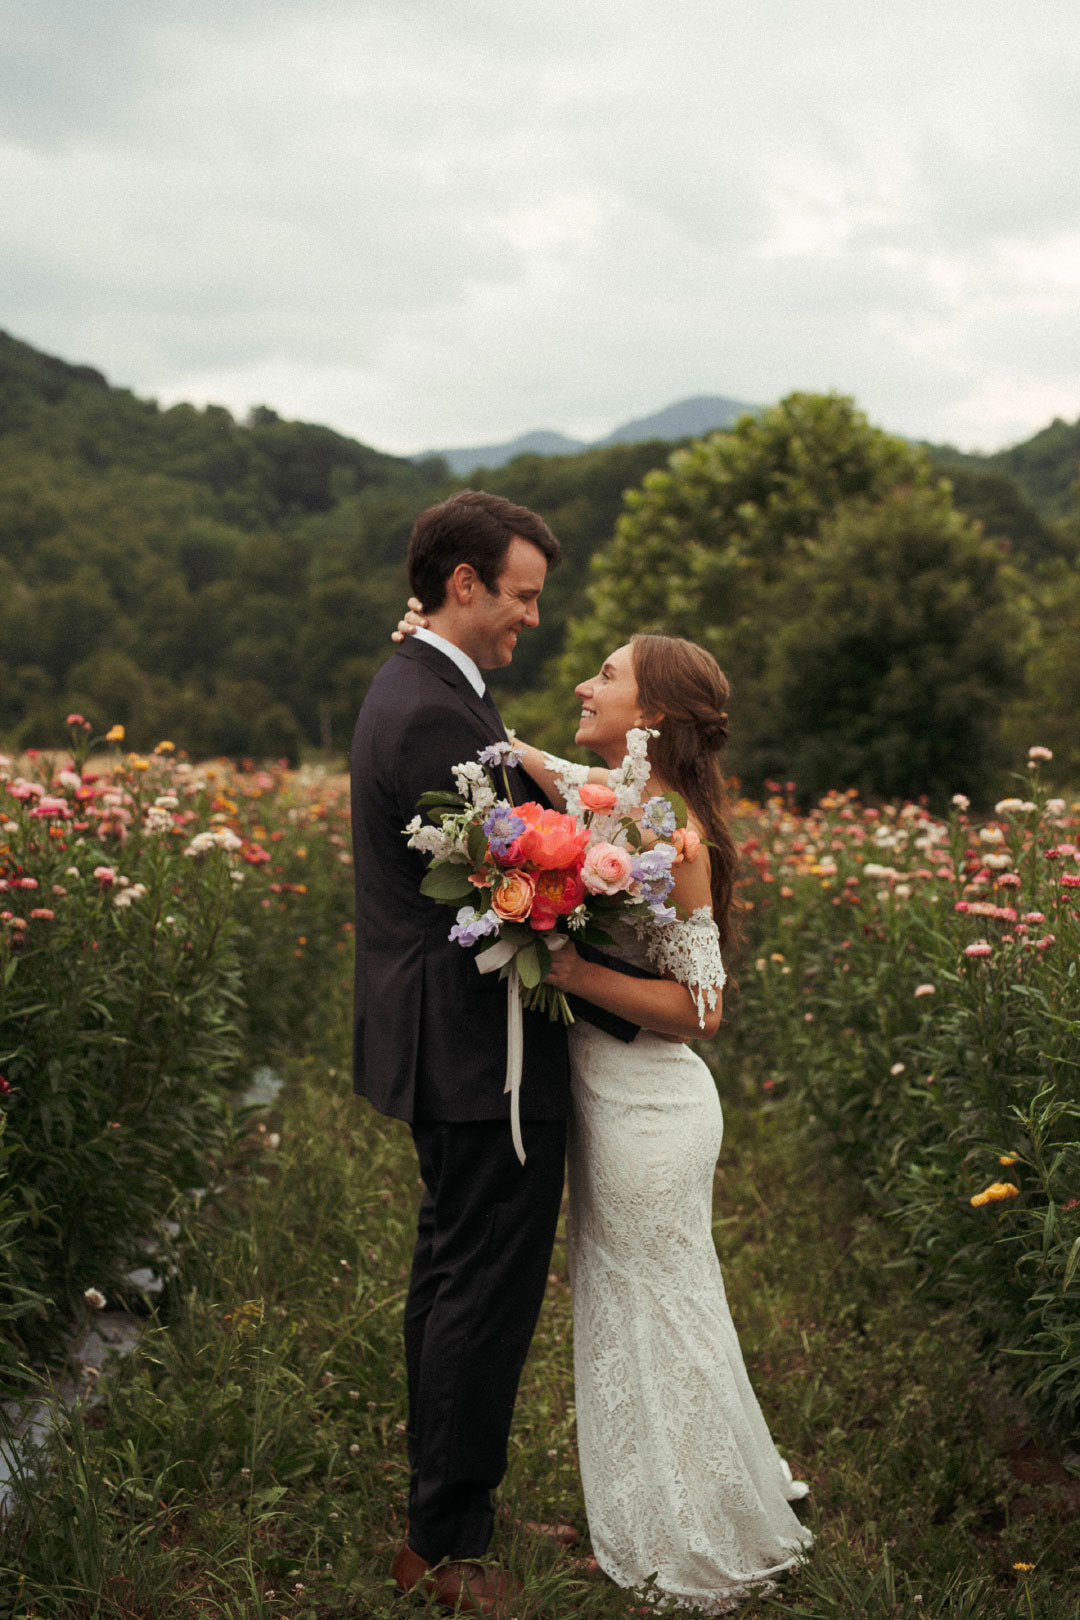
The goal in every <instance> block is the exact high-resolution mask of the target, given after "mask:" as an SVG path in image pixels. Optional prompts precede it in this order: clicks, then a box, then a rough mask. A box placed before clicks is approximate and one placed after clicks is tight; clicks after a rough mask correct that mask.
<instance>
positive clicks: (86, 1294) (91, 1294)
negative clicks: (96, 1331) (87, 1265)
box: [83, 1288, 108, 1311]
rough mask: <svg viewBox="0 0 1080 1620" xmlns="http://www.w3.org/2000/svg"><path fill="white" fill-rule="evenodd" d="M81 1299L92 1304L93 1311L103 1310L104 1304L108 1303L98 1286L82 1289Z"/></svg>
mask: <svg viewBox="0 0 1080 1620" xmlns="http://www.w3.org/2000/svg"><path fill="white" fill-rule="evenodd" d="M83 1299H85V1301H86V1303H87V1304H88V1305H90V1306H92V1307H93V1309H94V1310H95V1311H103V1310H104V1309H105V1306H106V1305H107V1304H108V1301H107V1300H106V1298H105V1295H104V1294H103V1293H102V1292H101V1289H100V1288H86V1289H84V1290H83Z"/></svg>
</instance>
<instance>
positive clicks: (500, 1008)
mask: <svg viewBox="0 0 1080 1620" xmlns="http://www.w3.org/2000/svg"><path fill="white" fill-rule="evenodd" d="M505 735H506V733H505V731H504V730H503V727H502V724H501V722H500V721H499V719H498V716H497V715H496V714H495V713H494V711H493V710H492V709H491V708H490V707H489V706H488V705H487V704H486V703H485V702H484V700H483V699H482V698H479V697H478V696H477V695H476V692H475V691H474V689H473V687H472V686H471V685H470V684H469V682H468V680H467V679H466V677H465V675H464V674H463V673H462V672H461V670H459V669H458V667H457V665H456V664H454V663H453V662H452V660H451V659H449V658H447V657H446V655H445V654H444V653H442V652H440V651H439V649H438V648H437V647H433V646H431V644H430V643H427V642H423V641H414V640H409V641H406V642H403V643H402V645H401V646H400V647H398V648H397V650H396V652H395V653H394V655H393V656H392V657H391V658H389V659H387V661H386V663H385V664H384V665H383V666H382V668H381V669H380V670H379V672H378V674H377V675H376V676H375V679H374V680H373V681H372V683H371V687H370V689H369V691H368V694H367V697H366V698H365V699H364V702H363V706H362V707H361V710H360V714H359V718H358V719H357V722H356V732H355V734H354V736H353V745H352V755H351V767H352V835H353V859H354V862H355V874H356V983H355V1021H354V1035H355V1041H354V1048H353V1053H354V1065H353V1077H354V1088H355V1090H356V1091H358V1092H360V1093H361V1094H363V1095H364V1096H366V1097H367V1098H368V1099H369V1100H370V1101H371V1102H372V1103H373V1104H374V1106H375V1107H376V1108H377V1109H378V1110H379V1112H380V1113H383V1114H390V1115H392V1116H393V1117H394V1118H396V1119H404V1120H409V1121H410V1122H411V1121H414V1120H432V1121H445V1122H448V1123H455V1122H465V1121H469V1120H491V1119H508V1118H509V1098H508V1097H506V1096H505V1095H504V1093H503V1085H504V1082H505V1079H506V985H505V983H504V982H501V981H500V980H499V978H498V975H497V974H494V973H492V974H486V975H485V974H481V973H479V972H478V971H477V967H476V963H475V956H476V951H475V950H474V949H469V950H465V949H463V948H462V947H461V946H460V945H454V944H451V943H450V941H449V939H448V938H447V936H448V934H449V931H450V928H451V926H452V924H453V921H454V909H453V908H452V907H451V906H446V905H439V904H437V903H436V902H435V901H433V900H429V899H428V898H427V897H426V896H425V895H422V894H421V893H420V880H421V879H422V877H423V875H424V872H425V870H426V866H427V862H426V860H425V858H424V857H423V856H422V855H420V854H418V853H417V852H416V851H415V850H411V849H409V848H408V847H407V843H406V840H405V838H404V837H403V836H402V828H403V827H404V826H405V823H406V822H407V821H409V820H411V819H412V817H413V816H414V815H415V814H416V813H417V811H416V801H417V799H418V798H419V797H420V795H421V794H422V793H426V792H428V791H430V790H432V789H435V788H448V789H451V790H452V789H453V787H454V781H453V777H452V775H451V767H452V766H454V765H458V764H461V763H462V762H463V761H465V760H473V759H475V758H476V755H477V753H478V751H479V750H480V749H481V748H485V747H487V746H488V745H489V744H491V743H493V742H496V741H499V740H501V739H502V738H504V737H505ZM510 782H511V788H512V791H513V795H514V799H515V801H516V802H517V803H521V802H522V801H524V800H526V799H538V800H540V801H541V802H542V803H546V802H547V801H546V800H545V799H544V798H543V795H542V794H541V793H540V790H539V789H538V788H537V786H536V784H535V783H534V782H533V781H532V779H531V777H529V776H527V775H526V774H525V773H524V771H521V770H517V771H511V772H510ZM569 1107H570V1065H569V1057H568V1053H567V1041H566V1032H565V1030H564V1029H563V1027H562V1026H561V1025H560V1024H552V1023H551V1022H549V1020H548V1019H547V1017H546V1016H544V1015H541V1014H537V1013H528V1012H527V1013H526V1014H525V1062H524V1068H523V1072H522V1090H521V1114H522V1118H523V1119H561V1118H563V1117H564V1116H565V1115H566V1114H567V1113H568V1112H569Z"/></svg>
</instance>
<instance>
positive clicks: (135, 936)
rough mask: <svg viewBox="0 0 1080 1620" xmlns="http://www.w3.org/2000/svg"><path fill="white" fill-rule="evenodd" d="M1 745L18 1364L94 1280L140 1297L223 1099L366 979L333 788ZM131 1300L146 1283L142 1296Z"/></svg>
mask: <svg viewBox="0 0 1080 1620" xmlns="http://www.w3.org/2000/svg"><path fill="white" fill-rule="evenodd" d="M69 740H70V748H69V750H67V751H65V752H63V753H55V754H52V753H50V754H44V753H40V754H28V755H25V756H23V757H21V758H9V757H6V756H3V755H0V1323H2V1324H3V1329H2V1336H0V1373H2V1374H3V1375H4V1378H5V1381H7V1382H10V1381H11V1380H12V1379H13V1378H14V1377H15V1376H16V1372H15V1369H16V1366H17V1364H18V1363H19V1362H20V1361H25V1360H26V1359H28V1358H30V1357H39V1356H41V1355H43V1354H44V1355H47V1354H48V1353H49V1352H50V1351H52V1350H53V1349H54V1348H55V1347H56V1346H57V1345H58V1343H59V1341H60V1338H61V1336H62V1334H63V1332H64V1330H65V1329H66V1328H67V1327H68V1326H69V1325H70V1324H71V1323H72V1322H73V1321H75V1320H77V1319H78V1317H79V1315H80V1314H81V1313H82V1312H84V1311H85V1309H86V1305H85V1299H84V1295H85V1292H86V1290H87V1289H88V1288H90V1289H98V1290H100V1291H103V1292H104V1294H105V1295H106V1297H108V1298H110V1299H111V1298H113V1297H114V1296H116V1295H119V1296H121V1297H122V1296H123V1294H124V1290H125V1285H124V1281H123V1279H124V1275H125V1273H126V1272H127V1271H128V1270H129V1269H130V1268H131V1267H133V1266H137V1265H144V1264H145V1262H146V1244H147V1242H150V1243H160V1242H161V1241H162V1238H161V1223H162V1220H163V1218H164V1217H166V1216H167V1215H169V1214H170V1213H172V1212H173V1211H174V1206H175V1205H176V1203H177V1200H178V1198H182V1197H183V1196H184V1195H185V1194H187V1193H190V1192H191V1191H192V1190H197V1189H206V1188H208V1187H213V1186H214V1185H215V1184H217V1183H218V1182H219V1181H220V1179H221V1176H222V1168H223V1166H224V1165H225V1164H226V1162H227V1160H228V1156H229V1154H230V1153H231V1152H232V1151H233V1146H234V1144H235V1141H236V1139H237V1136H238V1130H239V1126H238V1123H237V1120H236V1117H235V1115H234V1112H233V1110H231V1109H230V1108H229V1106H228V1101H229V1098H230V1096H231V1095H232V1094H233V1093H234V1092H235V1091H236V1089H237V1088H238V1087H239V1086H242V1085H243V1084H244V1083H245V1082H246V1080H247V1078H248V1075H249V1071H250V1066H251V1063H252V1062H253V1061H254V1060H256V1059H258V1058H260V1057H264V1056H265V1055H267V1053H269V1052H271V1051H274V1050H280V1049H282V1048H286V1047H288V1046H290V1045H292V1046H294V1047H295V1046H298V1045H299V1044H301V1043H302V1041H303V1039H304V1036H305V1034H306V1032H307V1030H308V1029H309V1027H310V1021H311V1018H312V1017H313V1016H315V1015H317V1014H318V1012H319V1008H318V1006H317V1005H313V996H312V992H313V986H315V985H316V984H319V985H328V986H337V987H340V985H341V981H342V979H343V978H344V977H345V976H346V974H347V973H349V972H351V965H352V952H351V948H350V940H349V933H350V930H351V923H350V921H349V918H350V917H351V911H352V897H351V884H350V882H349V873H348V872H347V870H346V868H347V867H349V866H350V864H351V856H350V854H349V851H348V804H347V795H346V794H345V791H344V789H343V788H342V787H341V786H337V787H335V786H334V785H333V784H332V783H331V781H330V779H329V778H326V777H320V776H318V775H305V774H303V773H291V772H288V771H285V770H283V769H272V770H264V769H255V768H250V769H240V770H236V769H233V768H232V767H230V766H228V765H227V764H224V763H213V764H206V765H199V766H197V767H196V766H194V765H192V764H191V763H190V762H189V761H187V760H186V759H183V758H178V757H177V756H176V752H175V750H174V749H173V747H172V745H171V744H170V743H168V742H163V743H161V744H160V745H159V747H158V748H157V749H156V750H155V751H154V753H153V754H151V755H149V756H146V757H143V756H140V755H137V754H131V753H125V752H124V751H123V748H122V743H123V730H122V728H121V727H114V728H113V730H112V731H111V732H110V733H109V734H108V737H107V739H103V740H102V742H103V744H104V750H105V751H104V752H102V751H100V750H101V744H99V745H98V747H99V751H98V752H96V753H91V751H90V750H91V739H90V737H89V735H88V727H87V725H86V723H85V722H84V721H83V720H82V718H81V716H78V715H72V716H71V717H69ZM129 1292H130V1290H129Z"/></svg>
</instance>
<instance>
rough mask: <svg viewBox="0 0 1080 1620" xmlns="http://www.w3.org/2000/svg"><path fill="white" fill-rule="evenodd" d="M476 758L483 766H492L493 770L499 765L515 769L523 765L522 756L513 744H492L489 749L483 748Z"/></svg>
mask: <svg viewBox="0 0 1080 1620" xmlns="http://www.w3.org/2000/svg"><path fill="white" fill-rule="evenodd" d="M476 757H477V759H478V760H479V761H480V763H481V765H490V766H491V768H492V770H494V769H496V767H497V766H499V765H503V766H509V767H510V768H511V769H513V767H514V766H515V765H520V764H521V755H520V754H519V753H518V751H517V749H516V748H515V747H514V745H513V743H511V742H496V743H491V744H490V745H489V747H487V748H481V750H480V752H479V753H478V754H477V756H476Z"/></svg>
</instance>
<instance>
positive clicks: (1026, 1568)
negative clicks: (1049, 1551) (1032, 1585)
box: [1013, 1564, 1035, 1575]
mask: <svg viewBox="0 0 1080 1620" xmlns="http://www.w3.org/2000/svg"><path fill="white" fill-rule="evenodd" d="M1034 1568H1035V1565H1034V1564H1014V1565H1013V1569H1018V1570H1019V1571H1020V1573H1021V1574H1022V1575H1030V1574H1031V1572H1032V1570H1033V1569H1034Z"/></svg>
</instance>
